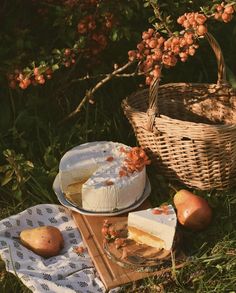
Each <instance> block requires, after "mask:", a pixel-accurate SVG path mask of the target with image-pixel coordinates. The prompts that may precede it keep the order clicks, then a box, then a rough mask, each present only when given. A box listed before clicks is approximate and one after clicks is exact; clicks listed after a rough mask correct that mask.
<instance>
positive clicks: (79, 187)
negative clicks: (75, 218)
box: [59, 141, 146, 212]
mask: <svg viewBox="0 0 236 293" xmlns="http://www.w3.org/2000/svg"><path fill="white" fill-rule="evenodd" d="M130 149H131V148H130V147H128V146H126V145H124V144H121V143H116V142H110V141H109V142H108V141H100V142H90V143H85V144H82V145H79V146H77V147H75V148H73V149H71V150H70V151H68V152H67V153H66V154H65V155H64V156H63V157H62V159H61V161H60V164H59V178H60V184H61V190H62V191H63V193H64V194H65V195H67V196H68V197H70V198H73V199H76V202H77V203H78V204H80V205H81V206H80V207H82V208H83V209H85V210H88V211H97V212H110V211H116V210H120V209H124V208H127V207H129V206H131V205H132V204H134V203H135V202H136V201H137V200H138V199H139V198H140V197H141V196H142V194H143V191H144V188H145V184H146V168H145V166H144V167H143V169H142V170H141V171H135V172H133V173H129V174H128V176H120V170H121V169H122V167H123V166H125V159H126V153H125V152H124V151H123V150H125V151H129V150H130Z"/></svg>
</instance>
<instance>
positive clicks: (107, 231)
mask: <svg viewBox="0 0 236 293" xmlns="http://www.w3.org/2000/svg"><path fill="white" fill-rule="evenodd" d="M101 232H102V235H103V237H104V239H103V242H104V244H105V243H107V242H110V241H114V244H115V247H116V249H119V248H123V247H124V246H126V244H127V243H126V238H121V237H119V233H118V231H117V230H116V229H115V227H114V226H113V224H112V223H110V222H109V221H108V220H107V219H106V220H104V221H103V225H102V230H101Z"/></svg>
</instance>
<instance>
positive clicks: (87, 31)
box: [8, 0, 117, 89]
mask: <svg viewBox="0 0 236 293" xmlns="http://www.w3.org/2000/svg"><path fill="white" fill-rule="evenodd" d="M32 1H33V2H34V3H35V5H38V3H37V1H36V0H32ZM53 1H54V0H46V2H47V3H49V4H50V3H52V2H53ZM103 1H104V2H105V1H106V0H103ZM54 2H55V5H63V6H67V7H69V8H71V9H72V8H73V9H74V8H75V7H76V8H77V9H78V11H79V14H81V17H80V21H79V22H78V24H77V33H78V41H77V42H76V43H75V45H74V46H73V47H71V48H65V49H61V50H58V49H54V50H53V55H52V56H50V60H49V61H48V62H45V61H42V62H40V64H41V63H42V64H43V65H39V66H38V67H35V66H34V65H33V66H32V67H27V68H24V69H22V70H16V71H15V72H14V73H10V74H9V75H8V80H9V86H10V87H11V88H13V89H14V88H17V87H20V88H21V89H26V88H28V87H29V86H30V85H43V84H45V82H46V80H47V79H51V78H52V73H53V72H54V71H55V70H57V69H59V68H61V67H63V66H65V67H70V66H72V65H73V64H75V63H76V60H77V59H78V56H79V55H80V56H82V58H84V59H85V60H86V64H85V67H86V68H88V67H89V66H91V65H93V64H96V63H98V62H99V59H98V55H99V54H100V53H101V52H102V51H103V50H104V49H105V48H106V47H107V45H108V40H109V34H110V31H111V29H112V28H113V27H114V26H115V25H116V24H117V20H116V18H115V16H114V14H113V13H111V12H110V11H108V10H107V11H104V9H103V10H101V11H100V10H98V9H97V6H98V2H99V1H98V0H83V1H78V0H66V1H65V0H55V1H54ZM49 7H50V6H49ZM75 25H76V24H75ZM54 52H56V53H54ZM48 59H49V58H48ZM87 59H89V62H87Z"/></svg>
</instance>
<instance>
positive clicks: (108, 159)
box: [106, 157, 114, 162]
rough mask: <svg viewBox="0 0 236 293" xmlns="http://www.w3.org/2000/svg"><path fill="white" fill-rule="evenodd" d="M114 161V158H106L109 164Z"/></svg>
mask: <svg viewBox="0 0 236 293" xmlns="http://www.w3.org/2000/svg"><path fill="white" fill-rule="evenodd" d="M113 160H114V158H113V157H107V158H106V161H107V162H112V161H113Z"/></svg>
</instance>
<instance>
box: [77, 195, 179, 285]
mask: <svg viewBox="0 0 236 293" xmlns="http://www.w3.org/2000/svg"><path fill="white" fill-rule="evenodd" d="M149 207H150V203H149V201H148V200H146V201H145V202H144V203H143V204H142V205H141V206H140V207H139V208H138V209H137V210H142V209H147V208H149ZM72 216H73V218H74V221H75V223H76V225H77V227H78V229H79V230H80V233H81V235H82V237H83V241H84V244H85V245H86V247H87V249H88V252H89V254H90V256H91V258H92V261H93V263H94V265H95V267H96V269H97V271H98V273H99V275H100V278H101V279H102V281H103V283H104V285H105V287H106V289H107V290H109V289H111V288H115V287H118V286H120V285H124V284H126V283H129V282H133V281H136V280H139V279H143V278H147V277H150V276H153V275H161V274H163V273H164V272H167V271H170V270H171V267H169V268H165V269H162V270H159V271H155V272H148V273H147V272H135V271H133V270H130V269H126V268H123V267H121V266H120V265H118V264H116V263H115V262H113V261H111V260H110V259H108V257H107V255H106V254H105V252H104V249H103V236H102V233H101V228H102V225H103V221H104V219H109V222H111V223H112V224H114V225H115V224H117V223H122V222H124V221H127V216H128V214H127V213H126V214H122V215H119V216H113V217H103V216H85V215H81V214H79V213H76V212H73V213H72ZM183 265H184V263H182V264H179V265H178V266H176V267H175V268H178V267H182V266H183Z"/></svg>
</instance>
